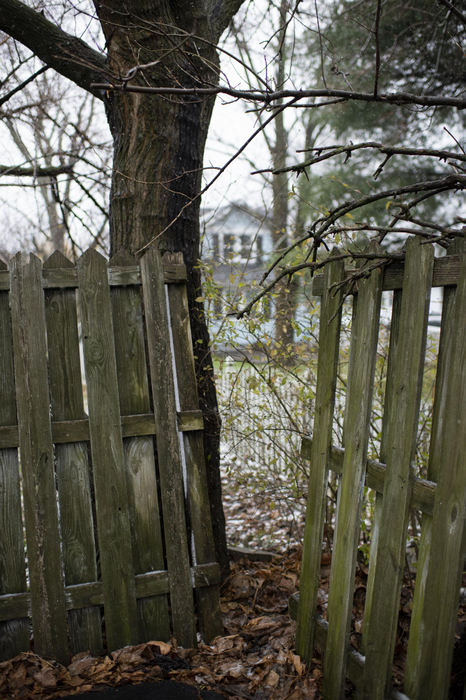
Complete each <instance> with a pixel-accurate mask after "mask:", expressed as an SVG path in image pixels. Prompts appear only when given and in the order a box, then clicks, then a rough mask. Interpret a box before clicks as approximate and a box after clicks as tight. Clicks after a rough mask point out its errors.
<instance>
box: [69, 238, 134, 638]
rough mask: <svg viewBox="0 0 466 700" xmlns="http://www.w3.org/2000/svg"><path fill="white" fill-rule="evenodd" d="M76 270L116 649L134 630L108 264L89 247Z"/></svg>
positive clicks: (110, 632) (108, 626)
mask: <svg viewBox="0 0 466 700" xmlns="http://www.w3.org/2000/svg"><path fill="white" fill-rule="evenodd" d="M77 270H78V281H79V301H80V307H81V324H82V336H83V352H84V366H85V372H86V384H87V397H88V405H89V431H90V438H91V454H92V470H93V478H94V491H95V501H96V518H97V533H98V544H99V557H100V567H101V573H102V582H103V590H104V612H105V630H106V637H107V645H108V647H109V649H118V648H120V647H122V646H125V645H126V644H134V643H136V641H137V638H138V629H137V607H136V591H135V584H134V571H133V553H132V548H131V530H130V518H129V504H128V494H127V481H126V473H125V458H124V453H123V440H122V434H121V420H120V403H119V396H118V380H117V371H116V360H115V347H114V342H113V324H112V309H111V304H110V290H109V286H108V278H107V263H106V260H105V259H104V258H103V257H102V256H101V255H100V254H99V253H97V251H95V250H88V251H86V252H85V253H84V255H82V257H81V258H80V259H79V261H78V264H77Z"/></svg>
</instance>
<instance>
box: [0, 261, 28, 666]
mask: <svg viewBox="0 0 466 700" xmlns="http://www.w3.org/2000/svg"><path fill="white" fill-rule="evenodd" d="M0 270H6V265H5V263H4V262H2V261H1V260H0ZM0 328H1V333H0V397H1V400H0V425H15V424H16V400H15V377H14V368H13V338H12V330H11V318H10V309H9V305H8V292H0ZM25 590H26V565H25V551H24V542H23V526H22V521H21V498H20V482H19V469H18V450H17V449H0V596H1V595H5V594H7V593H21V592H22V591H25ZM29 626H30V625H29V621H28V620H27V619H25V618H23V619H21V618H20V619H16V620H14V619H12V620H9V621H8V622H3V623H0V660H4V659H9V658H11V657H12V656H15V655H16V654H19V652H21V651H26V650H27V649H28V644H29Z"/></svg>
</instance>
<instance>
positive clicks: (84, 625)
mask: <svg viewBox="0 0 466 700" xmlns="http://www.w3.org/2000/svg"><path fill="white" fill-rule="evenodd" d="M0 326H1V328H2V333H1V334H0V377H1V379H0V382H1V384H0V387H1V401H0V494H1V500H0V525H1V529H0V552H1V555H2V556H1V561H2V564H1V565H0V658H3V659H5V658H9V657H11V656H14V655H15V654H17V653H19V652H20V651H25V650H28V649H29V648H30V645H31V643H32V644H33V648H34V650H35V651H36V652H37V653H39V654H41V655H45V656H53V657H54V658H56V659H58V660H60V661H67V660H68V659H69V655H70V653H76V652H78V651H83V650H90V651H92V652H93V653H98V652H100V651H102V650H103V649H104V648H107V649H116V648H119V647H122V646H124V645H126V644H136V643H139V642H143V641H148V640H149V639H160V640H168V639H169V638H170V637H172V636H175V637H176V638H177V641H178V642H179V643H180V644H182V645H184V646H193V645H195V643H196V634H197V631H198V630H199V631H200V633H201V634H202V635H203V636H204V638H206V639H210V638H212V637H214V636H215V635H217V634H219V633H220V632H221V631H222V626H221V620H220V607H219V585H218V584H219V581H220V570H219V566H218V564H217V563H216V561H215V549H214V542H213V535H212V527H211V521H210V510H209V498H208V493H207V484H206V475H205V461H204V453H203V440H202V431H203V427H204V423H203V417H202V413H201V411H200V410H199V402H198V396H197V387H196V378H195V369H194V359H193V350H192V340H191V331H190V326H189V314H188V306H187V294H186V268H185V266H184V264H183V261H182V257H181V255H179V254H166V255H165V256H164V258H163V259H162V257H161V255H160V253H159V252H158V251H157V250H156V249H155V248H151V249H149V250H148V251H147V252H146V254H145V255H144V256H143V257H142V258H141V260H140V261H139V263H138V264H136V261H135V259H134V258H133V257H131V256H130V255H129V254H128V253H125V252H119V253H118V254H117V255H116V256H114V257H113V258H112V259H111V260H110V262H109V263H108V262H107V260H105V258H103V256H101V255H100V254H99V253H97V252H96V251H95V250H92V249H91V250H88V251H86V252H85V253H84V254H83V256H82V257H81V258H80V259H79V261H78V263H77V264H76V265H73V264H72V263H71V262H70V261H69V260H68V259H67V258H66V257H64V256H63V255H62V254H61V253H58V252H56V253H54V254H53V255H52V256H51V257H50V258H48V260H46V261H45V263H44V264H42V263H41V261H40V260H39V259H38V258H36V257H35V256H33V255H31V256H27V257H26V256H23V255H21V254H18V255H17V256H15V257H14V258H13V259H12V260H11V261H10V264H9V268H7V266H6V265H5V264H4V263H1V262H0ZM82 368H83V369H82Z"/></svg>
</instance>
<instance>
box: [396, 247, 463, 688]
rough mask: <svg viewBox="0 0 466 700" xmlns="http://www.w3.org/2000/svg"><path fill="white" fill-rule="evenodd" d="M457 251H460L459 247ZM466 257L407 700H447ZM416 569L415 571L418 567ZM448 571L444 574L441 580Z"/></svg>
mask: <svg viewBox="0 0 466 700" xmlns="http://www.w3.org/2000/svg"><path fill="white" fill-rule="evenodd" d="M463 245H464V244H463ZM465 319H466V255H465V254H464V247H463V267H462V270H461V274H460V277H459V283H458V287H457V289H456V292H455V290H454V289H453V288H450V289H446V290H445V296H444V309H443V314H442V335H441V345H440V351H439V364H438V370H437V379H436V395H435V407H434V414H433V425H432V438H431V451H430V461H429V477H430V478H432V479H435V481H437V493H436V498H435V502H434V512H433V516H432V518H425V519H424V520H423V531H422V539H421V549H420V562H419V565H420V566H421V567H422V569H421V570H420V573H419V574H418V577H417V582H416V591H415V598H414V609H413V617H412V621H411V628H410V637H409V645H408V658H407V668H406V682H405V687H406V691H407V692H409V694H410V697H412V698H413V700H421V698H426V697H435V698H436V699H437V698H438V699H439V700H442V699H443V698H447V697H448V686H449V676H450V669H451V660H452V652H453V642H454V634H455V625H456V617H457V608H458V598H459V588H460V585H461V584H460V579H461V573H462V570H463V559H464V525H465V513H466V460H465V454H466V351H465V348H466V323H465ZM419 565H418V566H419ZM446 572H448V575H447V574H446Z"/></svg>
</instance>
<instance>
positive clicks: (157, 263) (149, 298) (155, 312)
mask: <svg viewBox="0 0 466 700" xmlns="http://www.w3.org/2000/svg"><path fill="white" fill-rule="evenodd" d="M140 266H141V279H142V290H143V297H144V314H145V323H146V332H147V347H148V353H149V366H150V375H151V386H152V400H153V403H154V415H155V426H156V436H157V438H156V439H157V455H158V460H159V473H160V484H161V487H162V510H163V520H164V534H165V545H166V553H167V565H168V572H169V585H170V603H171V607H172V620H173V633H174V635H175V637H176V639H177V641H178V643H180V644H182V645H183V646H186V647H190V646H194V645H195V644H196V627H195V623H194V598H193V591H192V584H191V570H190V562H189V548H188V542H187V532H186V516H185V509H184V487H183V467H182V462H181V454H180V443H179V438H178V426H177V420H176V403H175V385H174V378H173V367H172V362H171V348H170V340H169V332H168V312H167V303H166V297H165V285H164V283H163V279H164V277H163V267H162V260H161V256H160V252H159V251H158V250H157V249H156V248H155V247H153V246H152V247H150V248H148V249H147V251H146V252H145V253H144V255H143V256H142V258H141V262H140Z"/></svg>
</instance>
